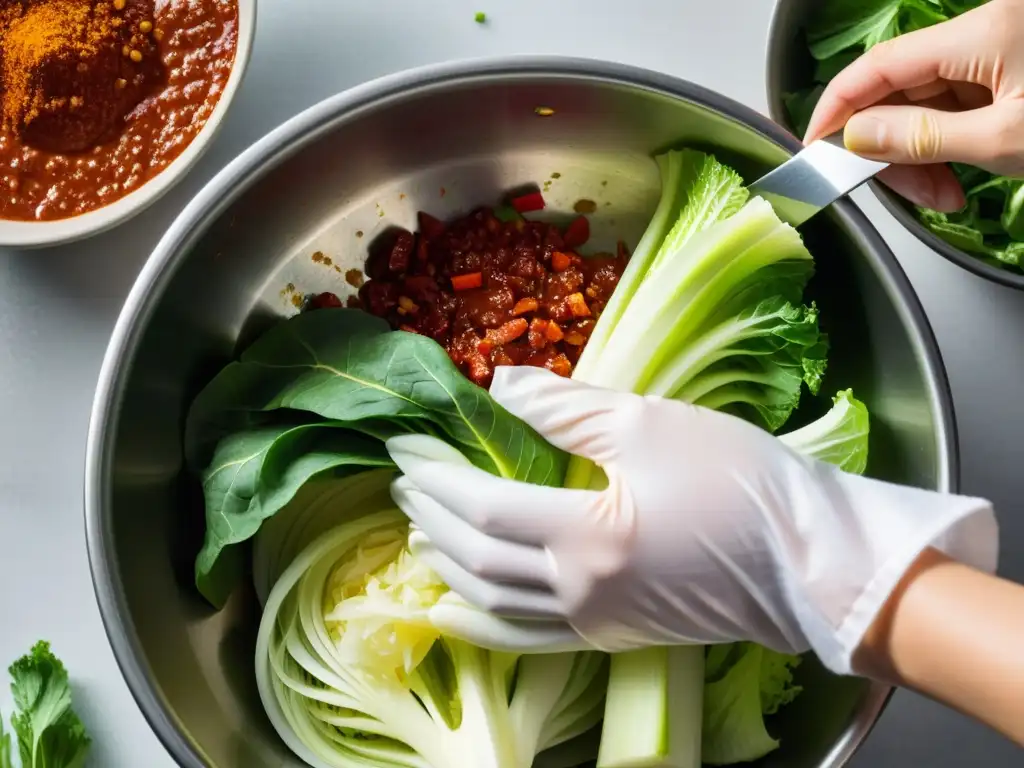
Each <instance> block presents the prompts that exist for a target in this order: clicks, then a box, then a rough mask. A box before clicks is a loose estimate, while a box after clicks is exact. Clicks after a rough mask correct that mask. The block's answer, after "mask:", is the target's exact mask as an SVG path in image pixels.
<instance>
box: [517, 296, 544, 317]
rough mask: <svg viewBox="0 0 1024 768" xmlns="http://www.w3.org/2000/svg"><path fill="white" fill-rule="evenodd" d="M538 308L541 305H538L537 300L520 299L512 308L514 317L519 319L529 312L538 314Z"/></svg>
mask: <svg viewBox="0 0 1024 768" xmlns="http://www.w3.org/2000/svg"><path fill="white" fill-rule="evenodd" d="M538 306H540V305H539V304H538V303H537V300H536V299H531V298H526V299H520V300H519V301H517V302H516V305H515V306H514V307H512V315H513V316H514V317H518V316H519V315H525V314H526V313H527V312H536V311H537V307H538Z"/></svg>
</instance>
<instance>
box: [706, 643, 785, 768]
mask: <svg viewBox="0 0 1024 768" xmlns="http://www.w3.org/2000/svg"><path fill="white" fill-rule="evenodd" d="M799 663H800V657H799V656H787V655H784V654H781V653H777V652H775V651H772V650H769V649H768V648H763V647H761V646H759V645H754V644H753V643H737V644H734V645H725V646H715V647H712V648H710V649H708V658H707V660H706V662H705V666H706V669H707V670H708V676H707V678H706V682H705V685H704V710H703V711H704V721H703V735H702V749H701V752H702V760H703V762H704V763H706V764H707V765H730V764H732V763H746V762H751V761H753V760H757V759H759V758H762V757H764V756H765V755H767V754H768V753H769V752H772V751H774V750H775V749H777V748H778V746H779V742H778V740H776V739H775V738H773V737H772V736H771V735H770V734H769V733H768V730H767V728H766V727H765V723H764V715H766V714H773V713H775V712H777V711H778V709H779V707H780V706H783V705H784V704H788V703H789V702H790V701H792V700H793V699H794V698H795V697H796V696H797V694H799V693H800V690H801V689H800V687H799V686H796V685H794V683H793V673H792V670H793V669H794V668H795V667H796V666H798V665H799Z"/></svg>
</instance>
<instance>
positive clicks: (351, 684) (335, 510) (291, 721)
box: [255, 472, 607, 768]
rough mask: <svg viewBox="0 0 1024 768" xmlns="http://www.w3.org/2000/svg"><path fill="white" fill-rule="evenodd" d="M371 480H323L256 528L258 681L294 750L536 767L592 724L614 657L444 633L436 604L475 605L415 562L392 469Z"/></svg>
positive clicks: (390, 760) (455, 766) (369, 760)
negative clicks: (524, 651)
mask: <svg viewBox="0 0 1024 768" xmlns="http://www.w3.org/2000/svg"><path fill="white" fill-rule="evenodd" d="M371 474H374V475H376V479H375V480H373V481H371V482H369V483H367V484H366V487H365V488H364V489H363V492H362V493H353V492H352V491H353V489H352V486H351V484H352V482H353V481H352V480H346V481H342V483H341V484H347V485H348V487H346V488H345V489H344V492H343V493H341V494H337V493H336V491H337V490H338V488H337V486H338V485H339V483H336V482H317V483H314V484H311V486H310V490H311V491H312V492H311V493H308V494H307V493H306V492H305V489H304V491H303V493H302V494H300V496H299V497H297V498H296V500H295V502H293V503H292V504H290V505H288V507H287V508H286V509H284V510H282V511H281V512H280V513H279V514H278V515H276V516H275V517H274V518H273V519H272V520H270V521H268V523H267V525H266V526H265V527H264V529H263V530H261V531H260V533H259V534H258V539H257V552H256V565H255V570H256V572H257V590H258V591H261V586H262V585H263V584H265V583H266V582H267V581H269V582H272V583H273V584H274V586H273V589H272V590H271V591H270V592H269V595H268V596H267V597H266V602H265V608H264V613H263V618H262V621H261V623H260V630H259V635H258V639H257V649H256V659H257V667H256V672H257V683H258V686H259V690H260V695H261V698H262V700H263V704H264V707H265V709H266V711H267V714H268V716H269V717H270V719H271V722H272V723H273V724H274V727H275V728H276V729H277V731H278V733H279V734H281V736H282V738H283V739H284V740H285V741H286V743H287V744H288V746H289V747H290V748H291V749H292V750H293V751H294V752H295V753H296V754H297V755H299V756H300V757H302V758H303V759H304V760H305V761H306V762H308V763H310V764H311V765H352V766H367V768H370V767H376V766H384V765H387V766H408V767H409V768H431V767H432V768H460V767H464V768H528V766H530V765H531V764H532V763H533V759H534V756H535V755H537V754H538V753H540V752H542V751H544V750H546V749H549V748H551V747H554V746H557V745H560V744H566V743H568V742H570V741H572V740H573V739H575V738H577V737H578V736H580V735H581V734H583V733H585V732H587V731H589V730H590V729H591V728H593V727H594V726H595V725H596V724H597V723H598V722H599V720H600V718H601V713H602V704H603V701H604V691H605V687H606V685H607V656H605V655H604V654H601V653H597V652H585V653H563V654H548V655H535V656H524V657H521V658H519V657H516V656H514V655H511V654H504V653H492V652H489V651H485V650H483V649H481V648H477V647H474V646H472V645H469V644H468V643H465V642H462V641H459V640H455V639H453V638H447V637H442V636H440V635H439V633H438V631H437V630H436V629H434V627H433V626H432V624H431V623H430V615H429V612H430V610H431V609H432V608H434V607H435V606H437V605H439V604H442V603H443V604H451V605H459V606H462V607H464V608H465V610H473V609H471V608H469V607H468V606H465V605H464V604H463V603H461V601H460V600H459V598H457V597H456V596H455V595H453V594H451V593H449V592H448V589H447V587H446V586H445V585H444V583H443V582H441V581H440V579H439V578H438V577H437V576H436V575H434V574H433V573H432V572H431V571H430V570H428V569H427V568H426V567H425V566H423V565H422V564H421V563H419V562H418V561H417V560H416V559H415V558H413V557H412V555H411V554H410V553H409V551H408V548H407V545H406V537H407V534H408V528H409V523H408V520H407V519H406V518H405V517H404V515H402V513H401V512H400V511H399V510H398V509H397V508H395V507H394V505H393V503H392V502H391V500H390V498H389V497H388V495H387V481H388V480H389V479H390V478H389V476H388V475H389V474H390V473H381V472H377V473H371ZM381 481H383V482H381ZM381 491H383V493H381ZM324 497H326V498H324ZM341 500H344V502H345V504H346V507H347V509H346V510H345V511H344V512H342V511H340V507H339V505H338V503H337V502H338V501H341ZM324 518H326V519H324ZM339 521H340V522H339ZM289 552H296V554H295V556H294V558H293V559H291V560H290V562H289V561H288V559H289V554H288V553H289Z"/></svg>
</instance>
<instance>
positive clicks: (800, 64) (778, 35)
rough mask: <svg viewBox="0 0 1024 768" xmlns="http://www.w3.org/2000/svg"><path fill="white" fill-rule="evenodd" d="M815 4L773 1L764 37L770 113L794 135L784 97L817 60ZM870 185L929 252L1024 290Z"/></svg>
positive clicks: (800, 85) (1023, 280) (1022, 280)
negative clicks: (809, 26)
mask: <svg viewBox="0 0 1024 768" xmlns="http://www.w3.org/2000/svg"><path fill="white" fill-rule="evenodd" d="M819 5H820V0H776V4H775V13H774V15H773V16H772V21H771V27H770V30H769V33H768V47H767V57H768V61H767V68H766V73H767V75H766V78H767V79H766V86H767V90H768V113H769V114H770V115H771V117H772V119H773V120H774V121H775V122H777V123H779V125H782V126H784V127H786V128H787V129H789V130H790V131H796V127H795V126H794V125H793V120H792V118H791V117H790V113H789V110H788V109H787V108H786V99H785V97H786V94H789V93H795V92H798V91H800V90H802V89H804V88H806V87H808V86H809V85H810V84H811V82H812V78H813V76H814V67H815V62H814V59H813V58H812V56H811V54H810V52H809V51H808V49H807V41H806V37H805V33H804V29H805V27H806V23H807V19H808V17H809V16H810V14H811V13H812V12H813V11H814V10H815V9H816V8H817V7H818V6H819ZM869 186H870V187H871V190H872V191H873V192H874V193H875V195H876V196H877V197H878V199H879V201H880V202H881V203H882V205H884V206H885V208H886V210H888V211H889V213H891V214H892V215H893V217H894V218H895V219H896V220H897V221H899V223H900V224H902V225H903V226H904V227H905V228H906V229H908V230H909V231H910V232H911V234H913V235H914V236H915V237H916V238H917V239H918V240H920V241H921V242H922V243H924V244H925V245H927V246H928V247H929V248H931V249H932V250H934V251H937V252H938V253H940V254H941V255H942V256H944V257H945V258H946V259H948V260H949V261H952V262H953V263H954V264H957V265H959V266H961V267H963V268H964V269H966V270H968V271H969V272H973V273H974V274H976V275H978V276H979V277H983V278H985V279H986V280H992V281H993V282H996V283H1000V284H1002V285H1006V286H1009V287H1012V288H1018V289H1021V290H1024V274H1022V273H1020V272H1015V271H1012V270H1010V269H1003V268H1002V267H999V266H996V265H994V264H990V263H987V262H985V261H982V260H981V258H979V257H977V256H975V255H973V254H970V253H968V252H966V251H964V250H962V249H960V248H957V247H955V246H953V245H951V244H950V243H948V242H946V241H945V240H943V239H942V238H941V237H939V236H938V235H936V234H935V233H934V232H932V231H931V230H930V229H928V227H926V226H924V225H923V224H921V222H920V221H918V219H917V214H916V212H915V211H914V207H913V206H912V205H911V204H910V203H909V202H908V201H907V200H906V199H904V198H903V197H901V196H900V195H897V194H896V193H895V192H893V191H892V190H890V189H889V188H888V187H887V186H885V185H884V184H882V183H880V182H878V181H871V182H869Z"/></svg>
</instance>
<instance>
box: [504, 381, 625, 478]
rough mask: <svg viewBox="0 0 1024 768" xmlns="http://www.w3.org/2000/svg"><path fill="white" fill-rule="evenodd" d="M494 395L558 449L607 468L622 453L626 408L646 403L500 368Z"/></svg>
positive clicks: (566, 382)
mask: <svg viewBox="0 0 1024 768" xmlns="http://www.w3.org/2000/svg"><path fill="white" fill-rule="evenodd" d="M490 392H491V397H493V398H494V399H495V400H497V401H498V402H499V403H500V404H501V405H502V406H503V407H504V408H506V409H507V410H508V411H510V412H511V413H512V414H513V415H515V416H518V417H519V418H520V419H522V420H523V421H525V422H526V423H527V424H529V425H530V426H531V427H533V428H534V429H535V430H537V431H538V432H539V433H540V434H541V435H543V437H544V439H545V440H547V441H548V442H549V443H551V444H552V445H554V446H556V447H558V448H561V449H562V450H563V451H567V452H569V453H571V454H573V455H575V456H581V457H583V458H585V459H590V460H591V461H593V462H596V463H598V464H602V465H604V464H607V463H609V462H610V461H612V460H613V459H614V458H615V456H616V455H617V454H618V443H617V440H616V439H615V433H616V432H617V427H618V425H619V424H621V423H622V418H621V413H622V408H623V406H625V405H626V404H627V403H628V402H632V401H635V402H637V403H640V402H642V400H641V398H639V397H638V396H636V395H632V394H623V393H619V392H613V391H611V390H608V389H601V388H599V387H592V386H590V385H588V384H582V383H580V382H578V381H573V380H572V379H567V378H565V377H564V376H558V375H557V374H554V373H551V372H550V371H547V370H544V369H543V368H534V367H530V366H515V367H513V366H498V367H497V368H495V370H494V380H493V382H492V383H491V389H490Z"/></svg>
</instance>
